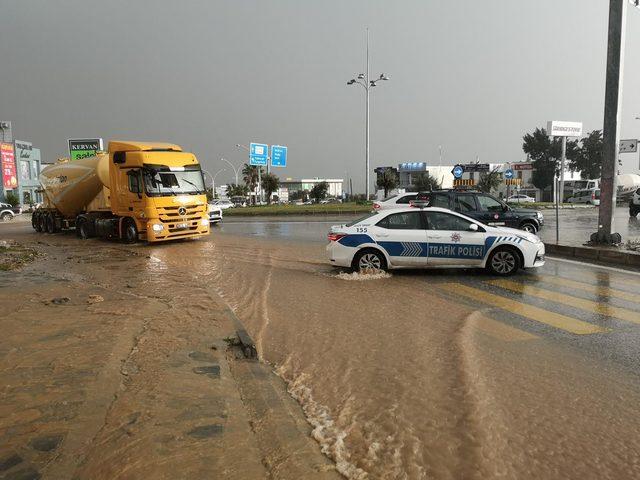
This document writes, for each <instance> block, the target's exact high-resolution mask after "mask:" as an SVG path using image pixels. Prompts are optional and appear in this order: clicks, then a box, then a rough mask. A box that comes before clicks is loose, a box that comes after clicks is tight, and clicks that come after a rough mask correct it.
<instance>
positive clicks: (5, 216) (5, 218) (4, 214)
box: [0, 212, 13, 222]
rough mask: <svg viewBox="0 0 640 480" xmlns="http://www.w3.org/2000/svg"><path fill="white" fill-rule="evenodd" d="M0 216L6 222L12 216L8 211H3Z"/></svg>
mask: <svg viewBox="0 0 640 480" xmlns="http://www.w3.org/2000/svg"><path fill="white" fill-rule="evenodd" d="M0 218H1V219H2V221H3V222H8V221H9V220H11V219H12V218H13V215H11V214H10V213H9V212H4V213H3V214H2V216H0Z"/></svg>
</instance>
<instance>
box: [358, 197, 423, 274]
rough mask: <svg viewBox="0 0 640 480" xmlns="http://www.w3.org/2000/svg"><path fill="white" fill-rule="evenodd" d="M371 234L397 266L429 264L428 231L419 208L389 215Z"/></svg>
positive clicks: (375, 226)
mask: <svg viewBox="0 0 640 480" xmlns="http://www.w3.org/2000/svg"><path fill="white" fill-rule="evenodd" d="M369 234H370V235H371V236H372V237H373V239H374V240H375V241H376V243H377V244H378V245H380V247H382V248H384V249H385V251H386V252H387V254H388V255H389V257H390V259H391V263H392V264H393V265H397V266H425V265H426V264H427V232H426V229H425V224H424V223H423V218H422V216H421V215H420V211H419V210H415V211H410V212H398V213H392V214H390V215H387V216H386V217H384V218H383V219H381V220H380V221H379V222H378V223H376V224H375V225H374V226H373V227H370V228H369Z"/></svg>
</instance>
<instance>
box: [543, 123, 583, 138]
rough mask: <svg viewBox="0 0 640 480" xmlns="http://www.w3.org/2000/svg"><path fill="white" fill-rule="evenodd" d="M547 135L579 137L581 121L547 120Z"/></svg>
mask: <svg viewBox="0 0 640 480" xmlns="http://www.w3.org/2000/svg"><path fill="white" fill-rule="evenodd" d="M547 135H549V136H551V137H581V136H582V122H561V121H559V120H551V121H549V122H547Z"/></svg>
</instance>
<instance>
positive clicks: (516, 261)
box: [487, 248, 520, 277]
mask: <svg viewBox="0 0 640 480" xmlns="http://www.w3.org/2000/svg"><path fill="white" fill-rule="evenodd" d="M487 268H488V269H489V271H490V272H491V273H493V274H495V275H500V276H505V277H506V276H509V275H513V274H514V273H516V272H517V271H518V270H519V269H520V257H519V256H518V254H517V253H516V252H515V251H513V250H512V249H510V248H502V249H498V250H495V251H494V252H493V253H491V256H490V257H489V260H488V261H487Z"/></svg>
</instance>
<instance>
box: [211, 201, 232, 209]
mask: <svg viewBox="0 0 640 480" xmlns="http://www.w3.org/2000/svg"><path fill="white" fill-rule="evenodd" d="M209 205H216V206H218V207H220V208H221V209H222V210H226V209H227V208H233V207H235V205H234V204H233V202H232V201H231V200H229V199H226V198H225V199H218V200H213V201H211V202H210V203H209Z"/></svg>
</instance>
